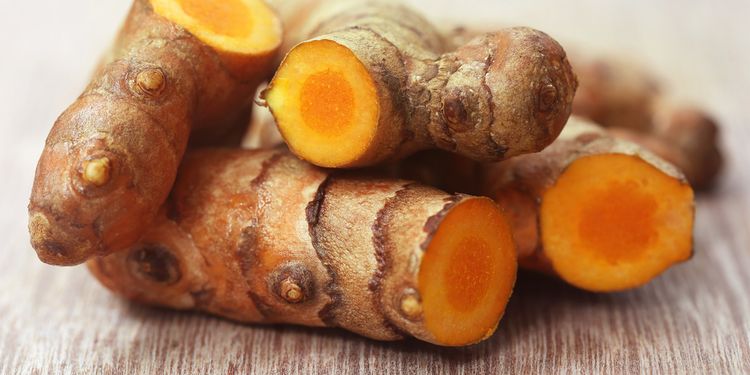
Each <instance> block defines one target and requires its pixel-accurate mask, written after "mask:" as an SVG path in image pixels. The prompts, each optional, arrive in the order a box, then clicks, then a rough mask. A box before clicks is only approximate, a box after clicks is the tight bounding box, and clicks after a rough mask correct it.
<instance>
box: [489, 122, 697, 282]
mask: <svg viewBox="0 0 750 375" xmlns="http://www.w3.org/2000/svg"><path fill="white" fill-rule="evenodd" d="M482 173H483V174H482V176H483V177H482V183H481V186H482V187H483V188H484V189H485V190H484V193H485V194H487V195H489V196H491V197H493V198H494V199H495V200H496V201H497V202H498V203H499V204H500V206H501V207H503V208H504V209H505V210H506V212H508V213H509V214H510V215H511V217H512V220H511V222H512V228H513V233H514V238H515V240H516V244H517V246H518V251H519V253H518V260H519V265H520V266H522V267H525V268H531V269H536V270H540V271H544V272H547V273H550V274H553V275H557V276H559V277H560V278H562V279H563V280H565V281H566V282H568V283H570V284H572V285H574V286H577V287H579V288H582V289H585V290H589V291H596V292H610V291H619V290H624V289H629V288H634V287H637V286H640V285H643V284H645V283H647V282H648V281H650V280H651V279H653V278H654V277H656V276H657V275H659V274H661V273H662V272H663V271H665V270H666V269H667V268H669V267H670V266H672V265H673V264H675V263H678V262H682V261H685V260H687V259H688V258H690V257H691V255H692V231H693V220H694V212H693V211H694V207H693V191H692V189H691V187H690V185H689V184H688V183H687V181H686V180H685V178H684V176H683V175H682V174H681V173H680V172H679V171H678V170H677V169H676V168H675V167H674V166H672V165H670V164H669V163H667V162H665V161H663V160H661V159H659V158H658V157H656V156H655V155H653V154H651V153H650V152H648V151H646V150H645V149H644V148H642V147H640V146H638V145H636V144H633V143H630V142H627V141H623V140H621V139H617V138H615V137H612V136H609V135H607V133H606V132H605V131H604V130H602V129H600V128H598V127H596V126H594V125H592V124H590V123H587V122H585V121H583V120H581V119H578V118H575V117H571V120H570V122H569V123H568V125H567V126H566V128H565V130H563V132H562V134H561V135H560V138H559V139H558V140H557V141H555V142H554V143H553V144H552V145H551V146H550V147H549V148H547V149H545V150H544V151H542V152H540V153H538V154H530V155H523V156H519V157H517V158H514V159H511V160H508V161H505V162H502V163H497V164H494V165H490V166H488V167H486V168H485V169H484V170H483V172H482Z"/></svg>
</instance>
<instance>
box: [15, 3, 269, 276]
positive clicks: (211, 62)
mask: <svg viewBox="0 0 750 375" xmlns="http://www.w3.org/2000/svg"><path fill="white" fill-rule="evenodd" d="M269 32H270V31H269ZM275 52H276V50H275V49H272V50H269V51H266V52H263V53H259V54H257V55H239V54H236V53H228V52H223V51H221V50H218V49H214V48H212V47H210V46H208V45H206V44H204V43H203V42H201V41H199V40H198V39H197V38H195V37H194V36H193V35H191V34H190V33H188V32H187V31H185V30H184V29H183V28H182V27H180V26H178V25H175V24H173V23H171V22H170V21H168V20H167V19H165V18H163V17H161V16H159V15H157V14H155V13H154V11H153V9H152V7H151V5H150V3H149V2H148V1H147V0H135V1H134V3H133V7H132V9H131V11H130V14H129V16H128V18H127V20H126V21H125V24H124V26H123V29H122V31H121V32H120V35H119V37H118V39H117V41H116V42H115V45H114V46H113V48H112V51H111V53H110V54H109V55H108V56H107V58H106V59H105V63H104V64H103V65H102V66H101V67H100V68H99V69H98V71H97V72H96V74H95V76H94V77H93V79H92V81H91V83H90V84H89V86H88V87H87V88H86V90H85V91H84V92H83V94H81V96H80V97H79V98H78V100H76V101H75V102H74V103H73V104H72V105H71V106H70V107H69V108H68V109H67V110H66V111H65V112H64V113H63V114H62V115H61V116H60V117H59V118H58V120H57V121H56V122H55V124H54V126H53V128H52V130H51V131H50V134H49V136H48V138H47V141H46V145H45V149H44V151H43V153H42V155H41V158H40V160H39V164H38V166H37V170H36V176H35V180H34V185H33V190H32V194H31V199H30V204H29V217H30V218H29V231H30V233H31V243H32V246H33V247H34V249H35V250H36V251H37V254H38V256H39V258H40V259H41V260H42V261H44V262H46V263H50V264H56V265H74V264H79V263H82V262H84V261H85V260H86V259H88V258H90V257H92V256H94V255H104V254H108V253H112V252H114V251H117V250H122V249H124V248H126V247H128V246H130V245H132V244H133V243H134V242H135V241H137V240H138V238H139V237H140V236H141V235H142V234H143V233H144V232H145V231H146V229H147V228H148V227H149V226H150V225H151V223H152V221H153V219H154V217H155V216H156V213H157V210H158V208H159V207H160V206H161V205H162V203H163V202H164V200H165V199H166V198H167V195H168V193H169V190H170V188H171V186H172V183H173V182H174V179H175V176H176V173H177V169H178V165H179V163H180V160H181V159H182V156H183V153H184V152H185V149H186V147H187V145H188V141H189V138H190V137H191V132H192V136H193V137H194V141H195V143H203V144H205V143H215V142H214V141H212V139H213V140H216V141H217V142H218V141H220V140H222V139H225V138H226V135H228V134H229V132H231V131H236V129H237V127H236V126H237V125H236V124H238V123H243V122H245V121H246V120H247V116H249V111H248V110H247V108H248V105H249V100H250V98H251V97H252V95H253V93H254V90H255V88H256V86H257V85H258V84H259V82H260V81H261V80H263V79H264V78H265V77H266V76H267V74H268V73H269V70H270V69H271V64H272V62H273V59H274V58H275ZM245 123H246V122H245Z"/></svg>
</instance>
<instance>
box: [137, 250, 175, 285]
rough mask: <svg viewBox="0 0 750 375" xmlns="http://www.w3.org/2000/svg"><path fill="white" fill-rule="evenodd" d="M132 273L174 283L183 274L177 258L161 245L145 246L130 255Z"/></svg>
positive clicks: (152, 280)
mask: <svg viewBox="0 0 750 375" xmlns="http://www.w3.org/2000/svg"><path fill="white" fill-rule="evenodd" d="M128 264H129V267H130V273H131V274H132V275H133V276H135V277H137V278H139V279H144V280H148V281H151V282H156V283H160V284H166V285H170V284H174V283H176V282H177V281H179V280H180V278H181V276H182V275H181V274H180V269H179V264H178V261H177V258H175V256H174V255H172V253H171V252H170V251H169V250H167V249H165V248H163V247H159V246H145V247H143V248H141V249H139V250H136V251H134V252H132V253H131V254H130V255H129V256H128Z"/></svg>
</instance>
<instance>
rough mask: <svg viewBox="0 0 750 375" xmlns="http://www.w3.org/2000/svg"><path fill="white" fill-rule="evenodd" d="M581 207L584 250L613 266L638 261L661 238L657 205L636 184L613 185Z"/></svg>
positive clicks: (594, 194)
mask: <svg viewBox="0 0 750 375" xmlns="http://www.w3.org/2000/svg"><path fill="white" fill-rule="evenodd" d="M581 206H582V207H581V210H580V213H579V217H580V218H581V221H580V223H579V225H578V235H579V236H580V238H581V240H582V241H583V243H584V245H585V246H584V247H583V248H584V249H588V250H590V251H593V252H595V253H596V254H598V255H599V256H601V257H602V258H604V259H606V260H607V261H609V262H611V263H617V262H619V261H635V260H638V259H639V258H640V257H642V256H643V255H644V254H643V253H644V251H645V250H646V249H647V248H648V246H649V245H650V244H651V243H653V241H654V239H655V238H656V236H657V235H658V233H657V231H656V222H655V218H654V216H655V213H656V209H657V207H658V206H657V202H656V200H655V199H654V197H653V196H651V195H649V194H648V193H645V192H643V191H641V190H640V189H639V187H638V185H637V184H635V183H632V182H630V183H619V182H615V183H612V184H611V185H610V186H607V187H606V188H604V189H602V190H601V191H595V192H593V193H592V195H591V196H590V197H588V200H586V201H583V202H581Z"/></svg>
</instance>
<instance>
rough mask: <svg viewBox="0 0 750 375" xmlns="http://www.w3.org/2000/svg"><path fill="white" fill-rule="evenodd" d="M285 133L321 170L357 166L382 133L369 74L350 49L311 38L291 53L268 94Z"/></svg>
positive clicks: (285, 136)
mask: <svg viewBox="0 0 750 375" xmlns="http://www.w3.org/2000/svg"><path fill="white" fill-rule="evenodd" d="M266 102H267V103H268V106H269V107H270V109H271V112H272V113H273V115H274V117H275V119H276V123H277V125H278V128H279V131H280V132H281V135H282V136H283V137H284V140H285V141H286V143H287V144H288V145H289V147H290V148H291V149H292V151H294V153H295V154H297V156H299V157H301V158H302V159H305V160H307V161H309V162H311V163H312V164H315V165H318V166H322V167H333V168H335V167H339V166H342V165H348V166H357V161H358V160H359V159H360V158H362V157H363V156H364V155H365V154H366V153H367V152H368V150H372V149H376V148H377V147H374V146H373V145H372V142H374V139H375V136H376V134H377V132H378V125H379V116H380V102H379V98H378V92H377V88H376V85H375V82H374V81H373V78H372V76H371V75H370V72H369V71H368V70H367V68H366V67H365V65H364V64H363V63H362V62H361V60H360V59H359V58H358V57H357V56H356V55H355V54H354V53H353V52H352V51H351V50H350V49H349V48H347V47H346V46H344V45H341V44H339V43H337V42H334V41H331V40H325V39H324V40H312V41H308V42H304V43H302V44H299V45H297V46H296V47H294V49H292V50H291V51H290V52H289V54H287V56H286V58H285V59H284V61H283V62H282V63H281V66H280V67H279V69H278V71H277V72H276V75H275V76H274V78H273V80H272V81H271V83H270V85H269V88H268V90H267V91H266Z"/></svg>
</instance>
